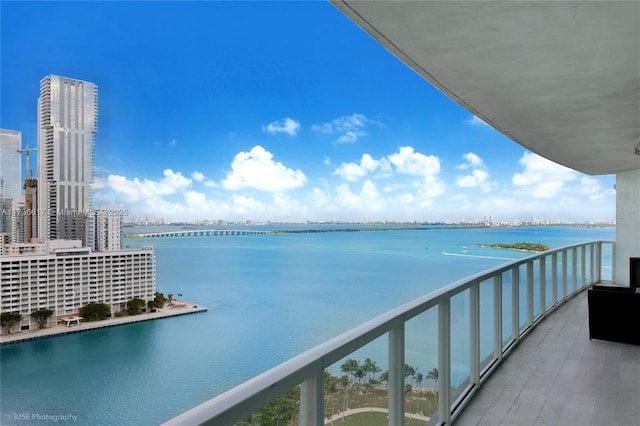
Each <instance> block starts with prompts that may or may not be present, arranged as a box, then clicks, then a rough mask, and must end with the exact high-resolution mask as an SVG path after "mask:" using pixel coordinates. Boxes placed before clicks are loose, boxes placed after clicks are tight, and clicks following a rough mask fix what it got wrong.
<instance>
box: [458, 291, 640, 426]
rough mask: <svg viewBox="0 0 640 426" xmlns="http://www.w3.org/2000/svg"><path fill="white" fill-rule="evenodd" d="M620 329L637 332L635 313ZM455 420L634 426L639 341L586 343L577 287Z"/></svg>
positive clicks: (639, 417)
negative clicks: (631, 342)
mask: <svg viewBox="0 0 640 426" xmlns="http://www.w3.org/2000/svg"><path fill="white" fill-rule="evenodd" d="M621 326H626V327H631V326H635V327H636V328H637V329H638V332H639V333H640V310H639V311H638V321H637V322H636V324H633V325H631V324H626V325H621ZM455 425H456V426H467V425H491V426H495V425H517V426H519V425H558V426H565V425H568V426H571V425H575V426H586V425H597V426H611V425H616V426H618V425H621V426H622V425H629V426H633V425H640V346H634V345H627V344H622V343H612V342H605V341H599V340H591V341H590V340H589V320H588V308H587V292H586V291H583V292H582V293H580V294H579V295H577V296H575V297H573V298H572V299H571V300H569V301H568V302H567V303H565V304H564V305H563V306H561V307H560V308H558V309H557V310H556V311H555V312H553V313H552V314H551V315H549V317H548V318H547V319H546V320H544V321H542V322H541V323H540V324H539V325H538V326H537V327H535V329H534V330H532V331H531V333H529V336H528V337H527V338H526V339H524V340H523V341H522V342H521V343H520V344H519V345H518V346H517V347H516V348H515V349H514V350H513V352H512V353H511V355H509V356H508V357H507V358H506V359H505V361H504V362H503V363H502V365H500V366H499V367H498V369H497V370H496V371H495V372H494V374H493V375H492V376H491V377H490V378H489V379H488V380H487V381H486V382H485V383H484V384H483V385H482V387H481V388H480V389H479V391H478V393H477V394H476V395H475V396H474V397H473V399H472V400H471V402H470V403H469V405H467V407H466V408H465V409H464V410H463V412H462V414H461V416H460V417H459V418H458V419H457V421H456V422H455Z"/></svg>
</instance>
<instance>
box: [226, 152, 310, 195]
mask: <svg viewBox="0 0 640 426" xmlns="http://www.w3.org/2000/svg"><path fill="white" fill-rule="evenodd" d="M306 179H307V178H306V176H305V175H304V173H302V171H301V170H299V169H298V170H293V169H290V168H287V167H286V166H285V165H284V164H282V163H280V162H274V161H273V154H271V153H270V152H269V151H267V150H265V149H264V148H263V147H261V146H260V145H256V146H254V147H253V148H252V149H251V151H250V152H240V153H238V154H237V155H236V156H235V158H234V159H233V162H232V163H231V172H229V173H227V177H226V179H224V180H223V181H222V185H223V186H224V187H225V188H226V189H229V190H232V191H238V190H241V189H248V188H249V189H257V190H260V191H268V192H276V191H286V190H288V189H292V188H297V187H300V186H303V185H304V183H305V181H306Z"/></svg>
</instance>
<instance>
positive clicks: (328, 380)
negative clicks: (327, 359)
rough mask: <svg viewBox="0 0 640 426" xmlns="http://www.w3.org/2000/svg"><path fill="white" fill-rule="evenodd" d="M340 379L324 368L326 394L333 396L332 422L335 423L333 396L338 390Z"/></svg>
mask: <svg viewBox="0 0 640 426" xmlns="http://www.w3.org/2000/svg"><path fill="white" fill-rule="evenodd" d="M338 382H339V379H338V378H337V377H336V376H334V375H333V374H331V373H330V372H329V371H327V370H324V394H325V397H326V398H331V424H333V396H334V395H335V394H336V392H338Z"/></svg>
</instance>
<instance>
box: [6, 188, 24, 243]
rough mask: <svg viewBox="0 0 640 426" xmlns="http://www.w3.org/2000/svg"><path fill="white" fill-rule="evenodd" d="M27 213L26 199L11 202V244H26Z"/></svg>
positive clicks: (16, 199) (21, 198) (15, 199)
mask: <svg viewBox="0 0 640 426" xmlns="http://www.w3.org/2000/svg"><path fill="white" fill-rule="evenodd" d="M26 218H27V212H26V209H25V204H24V197H20V198H14V199H13V200H12V201H11V217H10V225H9V229H11V242H12V243H24V242H26V240H25V234H24V232H25V226H24V224H25V219H26Z"/></svg>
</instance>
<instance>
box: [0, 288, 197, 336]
mask: <svg viewBox="0 0 640 426" xmlns="http://www.w3.org/2000/svg"><path fill="white" fill-rule="evenodd" d="M206 310H207V308H206V307H204V306H200V305H196V304H194V303H190V302H186V301H183V300H176V299H174V300H173V303H171V304H168V303H167V304H165V306H164V308H162V309H157V310H156V312H145V313H141V314H138V315H127V316H123V317H113V318H108V319H105V320H101V321H91V322H82V321H81V322H80V324H79V325H71V326H67V325H66V324H65V323H64V322H62V321H61V322H60V323H58V324H56V325H55V326H53V327H47V328H43V329H41V330H38V329H36V330H28V331H17V332H13V333H11V334H10V335H2V336H1V337H0V345H5V344H10V343H18V342H22V341H26V340H35V339H42V338H45V337H52V336H58V335H61V334H69V333H78V332H82V331H89V330H95V329H98V328H105V327H115V326H118V325H125V324H132V323H135V322H141V321H151V320H156V319H162V318H168V317H173V316H178V315H188V314H195V313H198V312H205V311H206Z"/></svg>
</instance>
